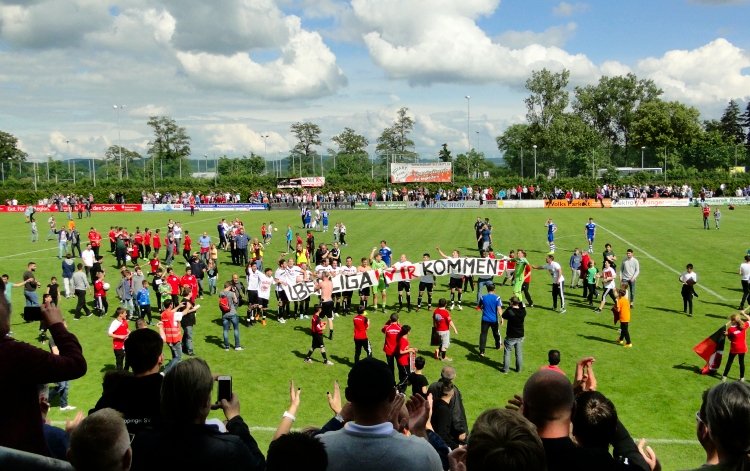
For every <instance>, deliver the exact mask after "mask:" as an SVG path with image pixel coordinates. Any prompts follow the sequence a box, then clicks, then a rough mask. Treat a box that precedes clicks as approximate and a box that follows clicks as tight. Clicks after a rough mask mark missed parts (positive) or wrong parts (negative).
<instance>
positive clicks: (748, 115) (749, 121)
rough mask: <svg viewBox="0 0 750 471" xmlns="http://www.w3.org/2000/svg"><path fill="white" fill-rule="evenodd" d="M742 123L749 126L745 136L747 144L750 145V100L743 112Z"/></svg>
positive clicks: (746, 126)
mask: <svg viewBox="0 0 750 471" xmlns="http://www.w3.org/2000/svg"><path fill="white" fill-rule="evenodd" d="M742 125H743V126H745V128H747V136H746V137H745V144H747V145H749V146H750V102H748V104H747V108H745V112H744V113H742Z"/></svg>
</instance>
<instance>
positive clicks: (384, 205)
mask: <svg viewBox="0 0 750 471" xmlns="http://www.w3.org/2000/svg"><path fill="white" fill-rule="evenodd" d="M408 205H409V203H408V202H406V201H370V202H368V203H365V202H357V203H356V204H355V205H354V209H406V208H407V207H408Z"/></svg>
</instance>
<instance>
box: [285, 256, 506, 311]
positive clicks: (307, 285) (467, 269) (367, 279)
mask: <svg viewBox="0 0 750 471" xmlns="http://www.w3.org/2000/svg"><path fill="white" fill-rule="evenodd" d="M503 273H505V260H499V259H494V258H476V257H466V258H443V259H437V260H428V261H426V262H418V263H413V264H409V265H403V266H400V267H399V268H396V267H389V268H386V269H384V270H369V271H366V272H360V273H357V274H356V275H351V276H345V275H336V276H334V277H332V278H331V281H332V282H333V292H334V293H342V292H344V291H357V290H360V289H363V288H369V287H371V286H377V285H378V284H379V283H380V280H381V279H385V281H386V282H387V283H396V282H399V281H412V280H414V279H417V278H419V277H422V276H425V275H430V274H432V275H434V276H436V277H437V276H448V275H477V276H485V277H486V276H500V275H502V274H503ZM284 291H285V292H286V296H287V298H288V299H289V300H290V301H302V300H304V299H307V298H309V297H310V296H312V295H313V294H317V295H320V292H319V291H316V290H315V282H313V281H307V282H301V283H295V284H292V285H284Z"/></svg>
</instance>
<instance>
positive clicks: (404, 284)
mask: <svg viewBox="0 0 750 471" xmlns="http://www.w3.org/2000/svg"><path fill="white" fill-rule="evenodd" d="M410 265H413V264H412V263H411V262H410V261H408V260H407V259H406V254H401V257H400V258H399V260H398V262H396V263H394V264H393V268H395V269H396V271H399V270H401V269H402V268H403V269H407V267H408V266H410ZM404 291H406V306H407V309H408V312H411V280H403V281H399V282H398V308H399V310H401V309H403V308H404Z"/></svg>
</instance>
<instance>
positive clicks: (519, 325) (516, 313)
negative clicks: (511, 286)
mask: <svg viewBox="0 0 750 471" xmlns="http://www.w3.org/2000/svg"><path fill="white" fill-rule="evenodd" d="M503 319H505V320H507V321H508V322H507V323H506V325H507V328H506V331H505V340H504V341H503V343H504V346H505V359H504V361H503V373H505V374H506V375H507V374H508V371H509V370H510V354H511V351H512V350H513V349H514V348H515V349H516V372H517V373H520V372H521V368H522V367H523V351H522V350H521V347H522V346H523V336H524V331H523V323H524V320H525V319H526V308H525V307H523V305H522V304H521V300H520V299H518V297H517V296H513V297H512V298H510V307H509V308H508V309H506V310H505V312H504V313H503Z"/></svg>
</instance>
